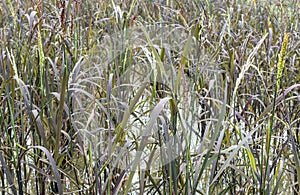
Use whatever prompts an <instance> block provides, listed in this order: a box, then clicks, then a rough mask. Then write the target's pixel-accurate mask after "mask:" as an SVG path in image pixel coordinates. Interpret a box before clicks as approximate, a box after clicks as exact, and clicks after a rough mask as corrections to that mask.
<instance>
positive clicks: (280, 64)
mask: <svg viewBox="0 0 300 195" xmlns="http://www.w3.org/2000/svg"><path fill="white" fill-rule="evenodd" d="M288 39H289V34H288V33H284V38H283V43H282V47H281V51H280V54H279V55H278V63H277V67H278V68H277V82H276V86H275V91H274V98H273V110H272V115H271V121H270V128H269V129H268V130H267V138H266V139H267V140H266V152H267V154H266V155H267V158H266V171H265V175H264V180H263V184H262V186H263V188H264V186H265V183H266V180H269V172H270V170H269V159H270V147H271V137H272V134H273V124H274V116H275V108H276V98H277V95H278V90H279V88H280V81H281V77H282V72H283V69H284V58H285V55H286V49H287V46H288ZM267 175H268V176H267ZM267 185H268V186H267V189H266V190H267V191H266V193H269V191H270V189H269V187H270V185H269V182H268V184H267ZM261 190H262V189H261Z"/></svg>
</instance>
